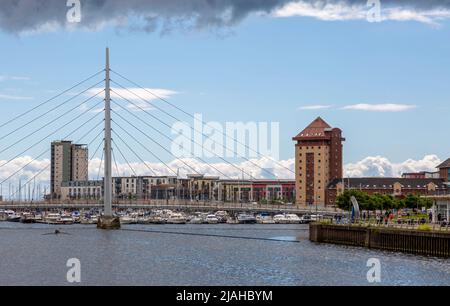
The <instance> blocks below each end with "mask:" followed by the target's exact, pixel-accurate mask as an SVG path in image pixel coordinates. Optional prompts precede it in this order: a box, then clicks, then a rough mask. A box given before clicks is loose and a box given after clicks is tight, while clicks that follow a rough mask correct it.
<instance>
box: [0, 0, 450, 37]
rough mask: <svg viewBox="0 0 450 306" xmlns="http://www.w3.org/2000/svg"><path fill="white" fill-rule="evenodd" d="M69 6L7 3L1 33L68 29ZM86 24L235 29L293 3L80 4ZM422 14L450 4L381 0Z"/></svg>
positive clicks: (161, 0) (106, 0) (109, 0)
mask: <svg viewBox="0 0 450 306" xmlns="http://www.w3.org/2000/svg"><path fill="white" fill-rule="evenodd" d="M66 2H67V0H1V1H0V30H2V31H5V32H11V33H19V32H23V31H29V30H36V29H39V28H41V27H42V26H44V25H47V24H54V25H59V26H61V25H62V26H64V25H65V24H66V13H67V10H68V7H67V6H66ZM80 2H81V5H82V20H81V23H80V24H79V25H77V26H80V27H85V28H93V29H95V27H96V26H98V25H101V24H103V23H105V22H114V23H118V22H119V21H122V22H123V21H126V19H127V17H130V16H137V17H141V20H142V22H141V24H139V25H134V26H132V25H129V24H127V26H129V27H134V29H138V30H143V31H149V32H150V31H154V30H156V29H157V28H158V25H159V24H160V23H162V24H169V25H171V26H172V27H185V26H187V25H188V26H190V27H193V28H208V27H226V26H232V25H234V24H236V23H238V22H240V21H241V20H243V19H244V18H246V17H247V16H248V15H249V14H251V13H257V12H265V13H270V12H272V11H274V10H275V9H277V8H279V7H281V6H283V5H284V4H286V3H288V2H294V1H292V0H80ZM303 2H312V3H315V4H317V5H324V4H326V3H336V2H340V3H346V4H349V5H352V4H360V5H364V6H365V5H366V3H367V1H366V0H310V1H308V0H304V1H303ZM381 4H382V5H383V6H391V5H395V6H397V7H399V6H400V7H402V6H404V7H408V8H414V9H417V10H427V9H433V8H449V7H450V0H396V1H394V0H381Z"/></svg>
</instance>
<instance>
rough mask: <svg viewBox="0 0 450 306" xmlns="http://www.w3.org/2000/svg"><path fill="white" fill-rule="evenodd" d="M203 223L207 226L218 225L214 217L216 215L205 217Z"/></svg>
mask: <svg viewBox="0 0 450 306" xmlns="http://www.w3.org/2000/svg"><path fill="white" fill-rule="evenodd" d="M205 221H206V222H207V223H208V224H217V223H219V219H218V218H217V217H216V215H207V216H206V218H205Z"/></svg>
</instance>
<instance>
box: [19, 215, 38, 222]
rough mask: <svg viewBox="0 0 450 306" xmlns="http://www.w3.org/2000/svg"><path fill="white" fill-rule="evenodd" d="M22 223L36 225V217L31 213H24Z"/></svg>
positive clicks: (21, 218)
mask: <svg viewBox="0 0 450 306" xmlns="http://www.w3.org/2000/svg"><path fill="white" fill-rule="evenodd" d="M20 222H21V223H34V222H35V219H34V215H33V214H31V213H29V212H24V213H22V216H21V217H20Z"/></svg>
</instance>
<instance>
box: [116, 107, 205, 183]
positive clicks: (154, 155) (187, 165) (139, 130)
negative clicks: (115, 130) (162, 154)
mask: <svg viewBox="0 0 450 306" xmlns="http://www.w3.org/2000/svg"><path fill="white" fill-rule="evenodd" d="M114 114H116V115H117V116H119V117H120V118H121V119H122V120H123V121H125V122H126V123H128V124H129V125H130V126H132V127H133V128H135V129H136V130H137V131H138V132H140V133H141V134H142V135H144V136H145V137H146V138H148V139H150V140H151V141H152V142H153V143H155V144H156V145H158V146H159V147H160V148H162V149H163V150H164V151H166V152H167V153H169V154H170V155H172V156H173V157H175V159H177V160H179V161H180V162H182V163H183V164H184V165H185V166H186V167H188V168H189V169H191V170H192V171H193V172H194V173H196V174H199V175H200V173H199V172H198V171H197V170H195V169H194V168H192V167H191V166H190V165H189V164H188V163H186V162H185V161H184V160H182V159H181V158H179V157H177V156H175V155H174V154H173V153H172V152H170V150H168V149H167V148H165V147H164V146H163V145H161V144H160V143H158V142H157V141H156V140H154V139H153V138H152V137H150V136H148V135H147V134H146V133H145V132H143V131H142V130H141V129H139V128H138V127H136V126H135V125H134V124H132V123H131V122H130V121H128V120H126V119H125V118H123V117H122V116H121V115H120V114H119V113H117V112H114ZM113 122H114V123H115V124H116V125H117V126H118V127H119V128H120V129H121V130H122V131H124V132H125V133H126V134H127V135H128V136H129V137H131V138H133V139H134V141H136V142H137V143H138V144H140V145H141V147H143V148H144V149H145V150H146V151H147V152H149V153H150V154H152V155H153V157H155V158H156V159H158V160H159V161H160V162H161V163H163V164H164V165H165V166H166V167H168V168H169V169H170V167H169V166H168V165H167V164H166V163H165V162H164V161H162V159H161V158H159V157H158V156H157V155H156V154H154V153H153V152H152V151H150V150H149V149H148V148H147V147H146V146H145V145H143V144H142V142H140V141H139V140H138V139H137V138H136V137H134V136H133V135H132V134H130V133H129V132H128V131H127V130H126V129H124V128H123V127H122V126H121V125H120V124H119V123H118V122H117V121H115V120H113ZM119 137H120V136H119ZM172 172H173V173H175V175H177V173H176V172H175V171H173V169H172Z"/></svg>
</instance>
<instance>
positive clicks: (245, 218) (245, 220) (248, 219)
mask: <svg viewBox="0 0 450 306" xmlns="http://www.w3.org/2000/svg"><path fill="white" fill-rule="evenodd" d="M237 221H238V223H240V224H255V223H256V217H255V216H253V215H249V214H239V215H238V216H237Z"/></svg>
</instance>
